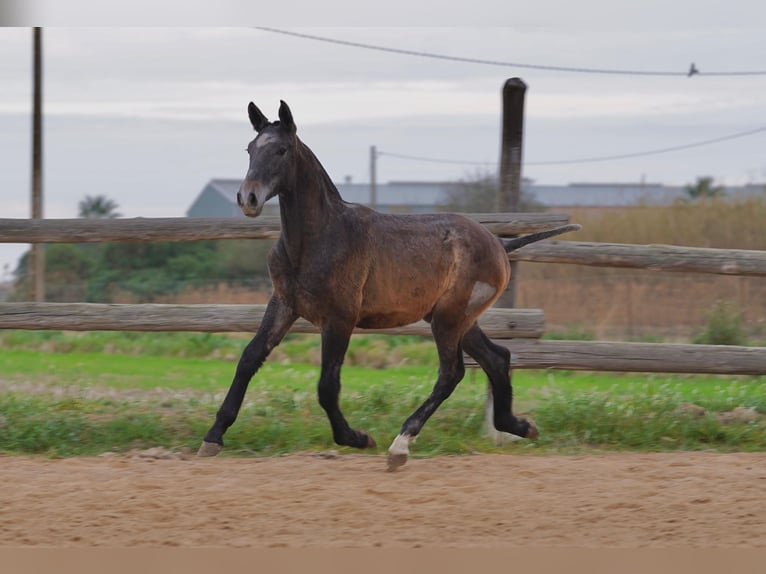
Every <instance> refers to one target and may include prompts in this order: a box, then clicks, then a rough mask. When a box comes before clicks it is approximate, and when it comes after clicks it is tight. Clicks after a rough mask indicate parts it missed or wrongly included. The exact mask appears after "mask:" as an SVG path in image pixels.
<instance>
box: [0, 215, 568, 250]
mask: <svg viewBox="0 0 766 574" xmlns="http://www.w3.org/2000/svg"><path fill="white" fill-rule="evenodd" d="M465 215H466V216H467V217H470V218H471V219H473V220H475V221H478V222H479V223H481V224H482V225H484V226H486V227H487V228H488V229H489V230H490V231H491V232H492V233H494V234H495V235H501V236H504V235H518V234H523V233H533V232H535V231H543V230H546V229H551V228H553V227H556V226H558V225H565V224H567V223H569V216H568V215H565V214H556V213H468V214H465ZM280 229H281V228H280V223H279V217H277V216H265V215H264V216H260V217H258V218H257V219H247V218H244V217H242V218H237V217H199V218H194V217H191V218H190V217H161V218H144V217H137V218H131V219H0V243H110V242H127V243H139V242H141V243H149V242H153V241H202V240H207V239H276V238H277V237H279V233H280Z"/></svg>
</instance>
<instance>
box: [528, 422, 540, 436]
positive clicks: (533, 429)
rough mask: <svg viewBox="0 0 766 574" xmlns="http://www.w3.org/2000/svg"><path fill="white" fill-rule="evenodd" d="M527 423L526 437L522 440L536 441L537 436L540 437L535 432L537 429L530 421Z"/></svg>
mask: <svg viewBox="0 0 766 574" xmlns="http://www.w3.org/2000/svg"><path fill="white" fill-rule="evenodd" d="M527 423H529V430H527V435H526V436H525V437H524V438H528V439H536V438H537V437H538V436H540V433H539V432H537V427H536V426H535V424H534V423H533V422H532V421H527Z"/></svg>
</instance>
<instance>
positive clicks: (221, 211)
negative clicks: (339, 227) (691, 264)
mask: <svg viewBox="0 0 766 574" xmlns="http://www.w3.org/2000/svg"><path fill="white" fill-rule="evenodd" d="M240 182H241V180H239V179H212V180H210V181H209V182H208V183H207V185H206V186H205V187H204V188H203V189H202V191H201V192H200V194H199V195H198V196H197V198H196V199H195V200H194V202H193V203H192V204H191V206H190V207H189V209H188V210H187V212H186V215H187V217H244V216H243V215H242V212H241V211H240V209H239V207H238V206H237V203H236V197H237V191H238V190H239V184H240ZM335 185H336V187H337V188H338V191H339V192H340V195H341V197H342V198H343V199H344V200H346V201H348V202H351V203H362V204H365V205H369V204H370V184H369V183H351V182H350V181H345V182H343V183H336V184H335ZM458 185H460V184H459V182H445V181H441V182H439V181H434V182H430V181H391V182H388V183H379V184H378V185H377V193H376V196H377V201H376V205H375V208H376V209H377V210H378V211H382V212H386V213H429V212H434V211H440V210H443V209H444V208H443V207H442V206H443V205H444V204H445V203H446V201H447V198H448V194H449V192H450V191H453V190H454V189H455V188H456V186H458ZM523 189H524V191H525V192H526V193H528V194H529V196H530V197H531V198H532V199H533V200H535V201H537V202H538V203H541V204H543V205H544V206H546V207H548V208H551V209H556V210H560V211H565V210H566V209H567V208H571V207H578V208H579V207H593V208H598V207H630V206H637V205H642V204H648V205H670V204H671V203H673V202H674V201H676V200H677V199H681V198H686V197H688V195H687V193H686V188H685V187H684V186H666V185H662V184H661V183H570V184H569V185H538V184H535V183H532V182H530V181H525V182H524V184H523ZM764 190H766V186H764V184H748V185H744V186H730V187H726V188H725V194H726V197H743V198H744V197H750V196H756V195H760V196H762V197H763V196H766V193H765V191H764ZM278 212H279V204H278V203H277V200H276V198H274V199H272V200H270V201H269V202H268V203H267V204H266V207H265V208H264V211H263V213H264V214H276V213H278Z"/></svg>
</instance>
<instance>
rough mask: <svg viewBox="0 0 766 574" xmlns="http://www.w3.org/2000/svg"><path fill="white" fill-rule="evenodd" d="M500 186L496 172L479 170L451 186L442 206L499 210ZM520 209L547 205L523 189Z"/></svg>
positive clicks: (471, 210) (473, 210) (475, 210)
mask: <svg viewBox="0 0 766 574" xmlns="http://www.w3.org/2000/svg"><path fill="white" fill-rule="evenodd" d="M499 187H500V183H499V181H498V178H497V175H496V174H492V173H489V172H487V171H481V170H477V171H476V172H475V173H473V174H471V175H469V176H467V177H466V178H465V179H461V180H460V181H459V182H457V184H455V185H454V186H451V187H450V189H449V191H447V197H446V199H445V201H443V202H442V203H441V206H442V208H443V209H444V210H445V211H457V212H463V213H492V212H495V211H497V196H498V190H499ZM519 211H545V206H544V205H543V204H542V203H539V202H538V201H536V200H535V199H534V197H533V195H532V194H531V193H529V192H528V191H525V190H524V189H522V190H521V198H520V202H519Z"/></svg>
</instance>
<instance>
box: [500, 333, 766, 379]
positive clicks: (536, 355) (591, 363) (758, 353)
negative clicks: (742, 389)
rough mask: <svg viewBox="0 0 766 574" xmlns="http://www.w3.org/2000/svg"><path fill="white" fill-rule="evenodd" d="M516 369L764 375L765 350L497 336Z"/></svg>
mask: <svg viewBox="0 0 766 574" xmlns="http://www.w3.org/2000/svg"><path fill="white" fill-rule="evenodd" d="M495 342H496V343H498V344H500V345H503V346H505V347H507V348H508V349H509V350H510V351H511V368H513V369H567V370H573V371H578V370H579V371H615V372H637V373H704V374H720V375H763V374H766V348H764V347H740V346H734V345H687V344H678V343H673V344H669V343H619V342H610V341H534V340H522V339H510V340H507V341H503V340H495Z"/></svg>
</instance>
